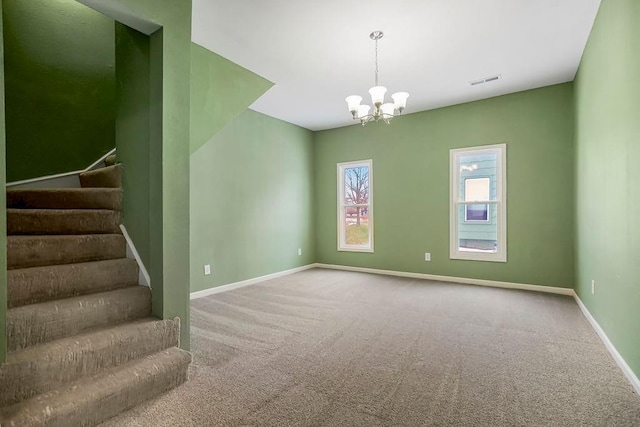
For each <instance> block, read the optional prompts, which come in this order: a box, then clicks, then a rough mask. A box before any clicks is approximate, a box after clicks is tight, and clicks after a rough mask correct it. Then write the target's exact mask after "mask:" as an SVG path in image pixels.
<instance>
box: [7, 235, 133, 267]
mask: <svg viewBox="0 0 640 427" xmlns="http://www.w3.org/2000/svg"><path fill="white" fill-rule="evenodd" d="M126 251H127V249H126V241H125V239H124V237H123V236H122V235H120V234H102V235H85V236H9V237H8V238H7V265H8V268H9V269H15V268H26V267H37V266H44V265H59V264H72V263H78V262H89V261H99V260H106V259H115V258H124V257H125V256H126Z"/></svg>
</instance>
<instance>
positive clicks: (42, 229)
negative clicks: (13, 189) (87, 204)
mask: <svg viewBox="0 0 640 427" xmlns="http://www.w3.org/2000/svg"><path fill="white" fill-rule="evenodd" d="M119 232H120V212H119V211H110V210H98V209H96V210H70V209H69V210H64V209H61V210H46V209H40V210H28V209H7V234H8V235H21V234H29V235H52V234H56V235H60V234H104V233H119Z"/></svg>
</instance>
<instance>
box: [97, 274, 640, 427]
mask: <svg viewBox="0 0 640 427" xmlns="http://www.w3.org/2000/svg"><path fill="white" fill-rule="evenodd" d="M191 316H192V320H191V322H192V327H191V340H192V351H193V363H192V365H191V373H190V380H189V381H188V382H187V383H185V384H183V385H182V386H180V387H178V388H177V389H175V390H173V391H171V392H169V393H167V394H166V395H164V396H162V397H160V398H158V399H156V400H153V401H151V402H148V403H147V404H143V405H141V406H139V407H137V408H135V409H134V410H132V411H129V412H128V413H125V414H122V415H120V416H118V417H116V418H114V419H112V420H110V421H109V422H107V423H105V424H103V426H105V427H106V426H109V427H111V426H248V425H255V426H296V425H299V426H421V425H452V426H454V425H455V426H459V425H463V426H464V425H467V426H518V425H527V426H529V425H530V426H549V425H559V426H574V425H583V426H591V425H593V426H638V425H640V398H639V396H638V395H637V394H635V393H634V392H633V389H632V387H631V385H630V384H629V383H628V382H627V381H626V379H625V378H624V376H623V374H622V372H621V371H620V370H619V369H618V367H617V366H616V364H615V363H614V361H613V359H612V358H611V356H610V355H609V353H608V352H607V350H606V349H605V347H604V345H603V344H602V342H601V341H600V340H599V338H598V337H597V335H596V334H595V332H594V331H593V329H592V328H591V326H590V325H589V324H588V322H587V320H586V319H585V318H584V316H583V315H582V313H581V312H580V310H579V308H578V306H577V305H576V303H575V302H574V300H573V299H572V298H570V297H565V296H557V295H550V294H541V293H534V292H526V291H514V290H504V289H493V288H484V287H479V286H467V285H455V284H446V283H437V282H428V281H421V280H412V279H402V278H395V277H385V276H376V275H368V274H360V273H349V272H339V271H331V270H322V269H314V270H309V271H305V272H302V273H297V274H294V275H291V276H286V277H283V278H279V279H274V280H271V281H268V282H263V283H261V284H257V285H253V286H249V287H245V288H240V289H236V290H234V291H229V292H225V293H220V294H216V295H212V296H209V297H206V298H201V299H198V300H194V301H192V304H191Z"/></svg>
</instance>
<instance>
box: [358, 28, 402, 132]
mask: <svg viewBox="0 0 640 427" xmlns="http://www.w3.org/2000/svg"><path fill="white" fill-rule="evenodd" d="M383 36H384V33H383V32H382V31H374V32H373V33H371V34H370V35H369V38H371V40H373V41H375V43H376V74H375V85H374V86H373V87H372V88H371V89H369V95H371V104H373V111H371V106H369V105H366V104H361V102H362V97H361V96H358V95H351V96H347V98H346V99H345V101H347V106H348V108H349V112H351V115H352V116H353V119H354V120H360V123H361V124H362V126H365V125H366V124H367V123H369V122H370V121H376V122H377V121H379V120H383V121H384V122H385V123H386V124H389V123H391V119H393V118H394V117H395V116H399V115H400V114H402V112H403V111H404V109H405V108H406V106H407V98H409V94H408V93H407V92H396V93H394V94H393V95H391V99H393V102H386V103H385V102H384V95H385V94H386V93H387V88H386V87H384V86H379V85H378V40H380V39H381V38H382V37H383Z"/></svg>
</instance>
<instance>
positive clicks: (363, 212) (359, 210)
mask: <svg viewBox="0 0 640 427" xmlns="http://www.w3.org/2000/svg"><path fill="white" fill-rule="evenodd" d="M344 210H345V214H344V221H345V224H344V225H345V227H344V230H345V243H346V244H347V245H369V207H368V206H361V207H355V206H347V207H345V208H344Z"/></svg>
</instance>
